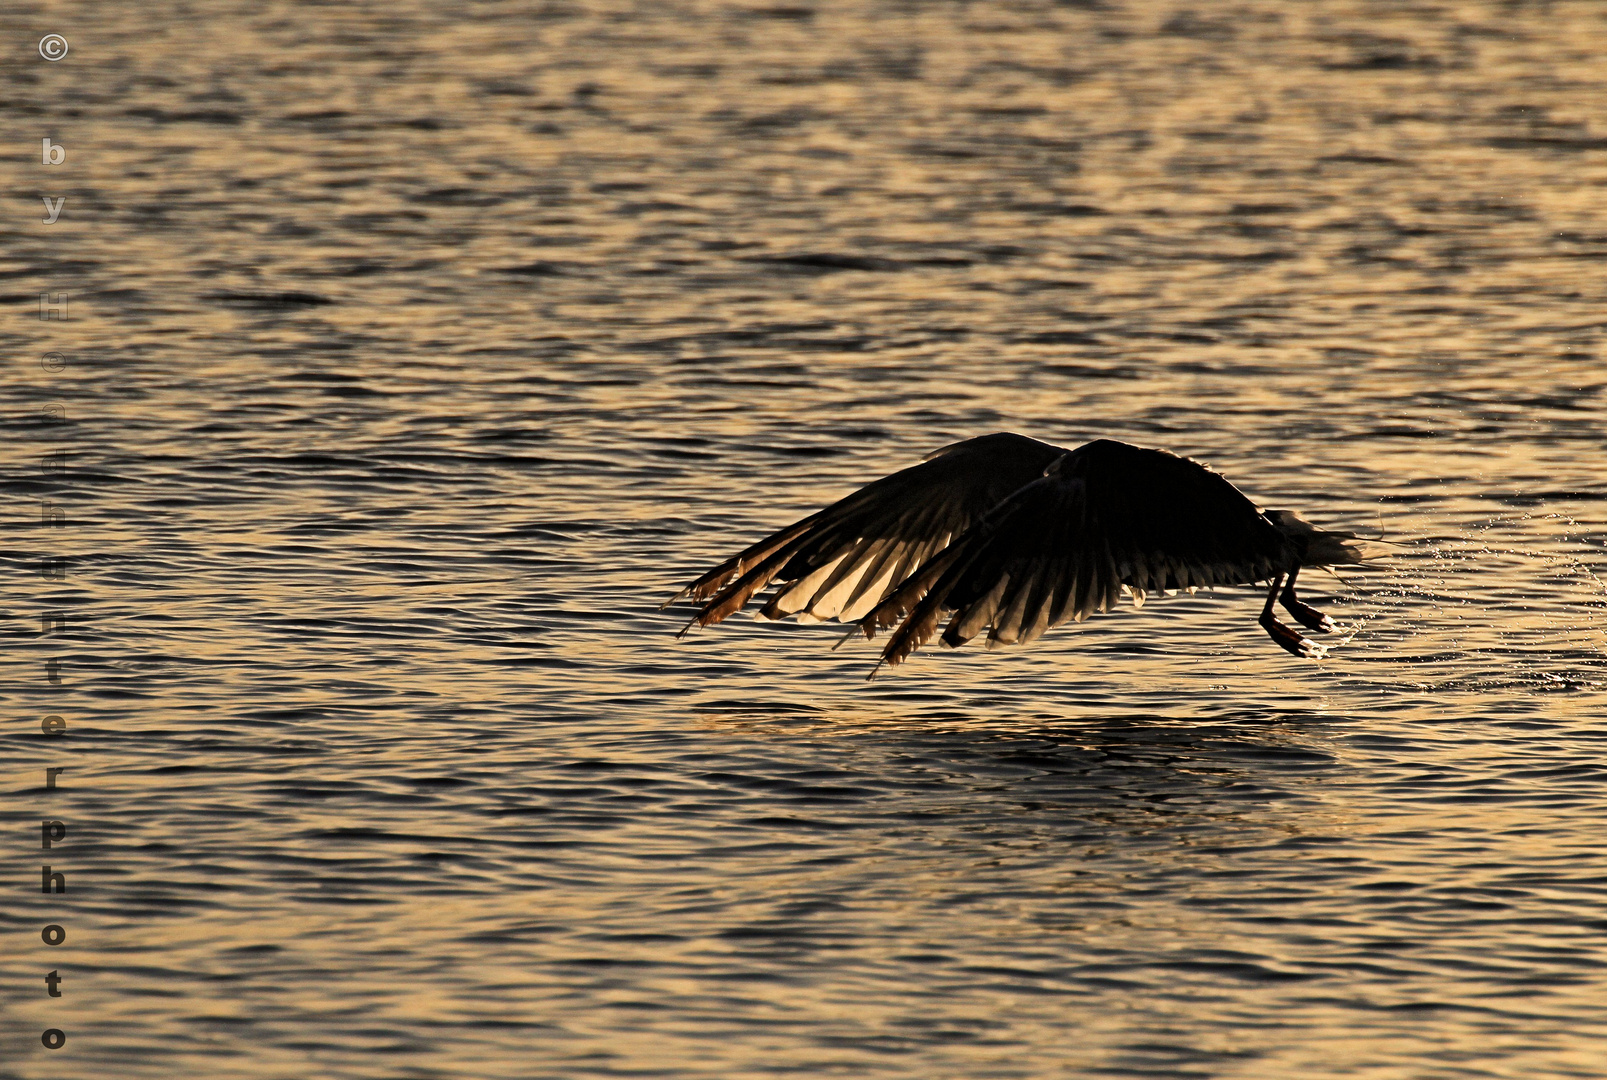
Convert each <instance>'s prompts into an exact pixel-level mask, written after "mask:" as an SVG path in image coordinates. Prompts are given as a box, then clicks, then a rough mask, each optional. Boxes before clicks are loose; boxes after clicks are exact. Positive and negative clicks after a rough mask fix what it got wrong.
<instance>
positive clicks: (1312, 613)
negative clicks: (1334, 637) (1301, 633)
mask: <svg viewBox="0 0 1607 1080" xmlns="http://www.w3.org/2000/svg"><path fill="white" fill-rule="evenodd" d="M1299 573H1300V567H1298V566H1297V567H1295V568H1294V569H1293V570H1291V571H1290V572H1289V580H1288V581H1286V582H1284V583H1283V596H1282V598H1281V599H1280V603H1282V604H1283V606H1284V607H1285V608H1287V609H1288V611H1289V614H1291V615H1293V616H1294V617H1295V618H1296V619H1299V620H1300V625H1301V626H1304V627H1305V628H1306V629H1307V630H1315V631H1317V632H1318V633H1319V634H1327V633H1331V632H1332V631H1333V628H1334V621H1333V620H1332V619H1330V618H1329V617H1328V616H1326V615H1324V614H1323V613H1322V612H1320V611H1318V610H1317V609H1316V608H1314V607H1312V606H1311V605H1310V604H1307V603H1304V602H1303V601H1301V600H1300V598H1299V597H1297V596H1295V577H1296V575H1298V574H1299Z"/></svg>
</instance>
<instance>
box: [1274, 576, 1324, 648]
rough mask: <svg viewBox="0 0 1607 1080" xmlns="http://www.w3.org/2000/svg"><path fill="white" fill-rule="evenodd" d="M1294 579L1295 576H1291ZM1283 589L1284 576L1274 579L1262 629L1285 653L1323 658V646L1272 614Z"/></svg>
mask: <svg viewBox="0 0 1607 1080" xmlns="http://www.w3.org/2000/svg"><path fill="white" fill-rule="evenodd" d="M1289 576H1290V578H1291V579H1293V577H1294V575H1293V574H1291V575H1289ZM1281 588H1283V575H1282V574H1279V575H1277V576H1276V577H1274V578H1273V579H1272V588H1270V589H1268V590H1267V604H1266V606H1265V607H1263V608H1262V609H1261V629H1263V630H1265V631H1266V632H1267V634H1268V635H1269V636H1270V637H1271V638H1272V640H1273V641H1276V642H1277V643H1278V645H1279V646H1280V647H1281V648H1282V649H1283V650H1284V651H1285V652H1289V653H1293V654H1294V655H1295V656H1301V657H1313V656H1321V655H1322V654H1323V652H1324V651H1326V650H1324V649H1323V647H1322V646H1321V645H1318V644H1317V643H1316V642H1315V641H1312V640H1311V639H1310V638H1308V637H1306V636H1305V635H1303V634H1302V633H1300V631H1298V630H1296V629H1294V628H1293V627H1291V626H1288V625H1286V624H1284V623H1281V622H1279V621H1278V619H1277V616H1275V615H1273V614H1272V604H1273V601H1275V600H1277V599H1278V591H1279V590H1280V589H1281Z"/></svg>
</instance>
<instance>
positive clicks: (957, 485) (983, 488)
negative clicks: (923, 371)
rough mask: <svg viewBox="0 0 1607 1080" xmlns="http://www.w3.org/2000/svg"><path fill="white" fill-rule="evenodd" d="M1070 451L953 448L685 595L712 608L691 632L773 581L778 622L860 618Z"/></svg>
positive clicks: (992, 441)
mask: <svg viewBox="0 0 1607 1080" xmlns="http://www.w3.org/2000/svg"><path fill="white" fill-rule="evenodd" d="M1065 453H1066V451H1065V450H1064V449H1062V448H1061V447H1058V446H1051V445H1049V444H1048V443H1043V442H1039V441H1038V440H1036V439H1029V438H1027V437H1026V436H1024V435H1015V434H1012V433H1009V432H1000V433H997V434H993V435H982V436H979V437H977V438H975V439H967V440H965V441H964V442H958V443H954V444H953V445H951V446H946V447H944V448H943V449H941V450H938V451H936V452H934V453H932V454H929V455H928V456H927V458H926V460H925V461H923V462H922V463H921V464H919V465H914V466H911V467H910V468H908V469H903V470H901V471H899V472H896V473H893V474H892V475H891V476H884V477H882V478H881V479H880V480H877V481H875V482H873V483H871V484H867V485H866V486H865V487H862V488H860V489H859V490H858V491H856V492H854V493H853V494H852V495H849V496H847V497H846V498H843V499H841V500H839V501H838V502H835V503H833V504H832V505H831V506H828V507H827V508H826V509H824V510H821V511H818V512H817V513H814V514H810V515H809V516H808V517H806V518H803V519H802V520H800V521H795V522H793V523H792V524H791V525H788V526H787V527H786V528H784V529H781V530H778V531H777V532H774V533H772V534H771V535H769V536H767V537H765V538H764V539H763V540H760V541H759V542H758V543H756V544H754V545H753V546H751V547H749V548H748V549H747V550H745V551H743V552H741V553H740V554H738V555H735V556H733V557H732V558H730V559H727V560H726V561H725V562H723V563H721V564H720V565H719V566H716V567H715V568H714V569H713V570H710V571H709V572H708V573H706V574H704V575H703V576H702V577H700V578H698V579H697V580H696V581H694V582H693V583H692V584H691V585H688V586H687V587H686V588H684V589H682V590H681V591H680V592H679V593H676V594H675V596H673V597H671V598H670V600H668V601H666V603H665V605H664V606H666V607H667V606H669V604H671V603H674V602H675V601H676V600H679V599H680V598H681V597H683V596H687V595H690V596H691V597H692V599H693V600H699V601H707V603H705V604H704V606H703V609H702V610H701V611H699V612H698V613H697V615H696V616H695V617H694V618H693V619H692V621H691V622H690V623H688V624H687V626H686V628H685V629H684V630H682V631H681V633H683V634H684V633H686V632H687V630H690V629H691V628H692V627H693V626H709V625H712V624H714V623H717V622H720V621H721V620H722V619H725V618H727V617H729V616H731V615H733V614H735V613H736V612H738V611H740V610H742V608H743V607H744V606H745V605H746V604H747V602H748V600H749V599H751V598H752V596H753V594H754V593H756V592H758V591H759V590H760V589H762V588H764V587H765V586H766V585H768V584H769V583H770V582H771V581H772V580H776V581H779V582H781V585H780V587H778V588H777V589H776V591H775V594H774V595H773V596H772V597H771V598H770V600H769V602H768V603H766V604H765V606H764V608H763V609H762V610H761V611H760V615H761V616H763V617H766V618H771V619H780V618H785V617H786V616H788V615H790V614H794V613H796V614H797V615H798V617H799V619H800V621H817V620H822V619H832V618H839V619H842V620H844V621H851V620H854V619H858V618H859V617H860V616H862V615H863V614H864V613H865V612H866V611H868V610H869V609H870V608H871V607H872V606H873V605H875V604H876V603H877V602H879V601H881V600H882V599H883V598H884V597H885V596H887V595H888V593H890V592H891V591H892V590H894V589H895V588H897V587H899V585H900V584H901V583H904V582H905V581H906V579H907V578H909V576H910V575H911V573H912V572H913V571H915V570H916V568H918V567H920V566H922V565H923V564H925V563H927V562H928V561H929V560H930V559H931V557H932V556H933V555H934V554H936V553H937V552H939V551H941V550H943V548H944V547H945V546H946V545H947V544H948V543H949V541H950V540H951V539H952V538H953V537H955V536H958V535H960V534H961V533H963V532H965V531H966V530H967V529H968V528H970V527H971V526H972V525H973V524H974V523H975V522H976V521H978V520H979V519H981V517H982V516H983V515H984V514H986V513H987V512H988V511H989V510H990V509H992V508H993V507H994V506H996V505H997V504H998V503H999V502H1000V501H1002V500H1003V499H1005V498H1006V497H1007V496H1008V495H1010V494H1011V493H1012V492H1014V491H1016V490H1017V489H1019V488H1021V487H1023V486H1024V485H1026V484H1029V483H1031V482H1032V481H1034V480H1036V479H1038V478H1039V477H1041V476H1042V475H1043V471H1044V469H1045V468H1046V467H1047V466H1048V465H1049V464H1050V463H1051V462H1053V461H1055V460H1056V459H1057V458H1059V457H1061V456H1062V455H1064V454H1065Z"/></svg>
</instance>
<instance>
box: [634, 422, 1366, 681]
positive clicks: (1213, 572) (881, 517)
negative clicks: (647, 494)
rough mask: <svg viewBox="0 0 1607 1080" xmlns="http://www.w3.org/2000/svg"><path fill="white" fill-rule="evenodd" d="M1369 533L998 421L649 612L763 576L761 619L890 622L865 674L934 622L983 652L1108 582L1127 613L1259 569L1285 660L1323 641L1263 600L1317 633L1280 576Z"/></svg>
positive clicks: (1355, 545)
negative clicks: (978, 643) (1128, 601)
mask: <svg viewBox="0 0 1607 1080" xmlns="http://www.w3.org/2000/svg"><path fill="white" fill-rule="evenodd" d="M1373 543H1374V541H1370V540H1363V539H1358V538H1357V536H1356V535H1355V534H1354V533H1348V532H1331V531H1328V530H1324V529H1319V528H1317V527H1316V526H1314V525H1312V524H1311V523H1310V522H1308V521H1306V520H1305V519H1304V518H1302V517H1301V516H1300V515H1298V514H1296V513H1294V512H1293V511H1291V510H1262V509H1260V508H1259V507H1257V506H1256V505H1255V504H1254V503H1252V502H1251V501H1250V500H1249V499H1248V498H1246V497H1245V496H1244V494H1243V493H1241V492H1240V491H1239V489H1238V488H1236V487H1234V486H1233V485H1232V484H1231V483H1229V482H1228V481H1227V480H1226V479H1225V478H1224V477H1223V476H1221V474H1219V473H1216V472H1214V471H1212V470H1211V469H1209V468H1207V467H1206V466H1204V465H1202V464H1200V463H1199V462H1197V461H1194V460H1191V459H1189V458H1186V457H1179V456H1178V455H1176V454H1172V453H1170V452H1168V451H1165V450H1151V449H1145V448H1143V447H1138V446H1131V445H1129V444H1127V443H1123V442H1116V441H1114V440H1112V439H1097V440H1095V441H1094V442H1091V443H1088V444H1086V445H1084V446H1080V447H1078V448H1077V449H1075V450H1066V449H1064V448H1063V447H1059V446H1052V445H1050V444H1049V443H1045V442H1039V441H1038V440H1037V439H1030V438H1027V437H1026V436H1024V435H1017V434H1014V433H1012V432H999V433H996V434H993V435H982V436H979V437H977V438H974V439H966V440H965V441H964V442H958V443H954V444H952V445H950V446H946V447H944V448H943V449H941V450H938V451H936V452H934V453H932V454H929V455H927V457H926V459H925V460H924V461H923V462H922V463H921V464H919V465H914V466H911V467H910V468H907V469H903V470H901V471H899V472H896V473H893V474H892V475H891V476H884V477H883V478H882V479H880V480H877V481H875V482H874V483H871V484H867V485H866V486H865V487H862V488H860V489H859V490H858V491H856V492H854V493H853V494H851V495H849V496H847V497H846V498H843V499H840V500H839V501H837V502H835V503H833V504H832V505H830V506H828V507H826V508H825V509H824V510H820V511H817V512H816V513H813V514H810V515H809V516H808V517H806V518H803V519H802V520H800V521H795V522H793V523H792V524H791V525H788V526H787V527H786V528H784V529H781V530H778V531H777V532H774V533H772V534H770V535H769V536H767V537H765V538H764V539H763V540H760V541H759V542H758V543H756V544H754V545H753V546H751V547H749V548H747V549H746V550H745V551H743V552H741V553H740V554H738V555H735V556H733V557H731V558H730V559H727V560H726V561H725V562H723V563H721V564H720V565H719V566H716V567H715V568H714V569H712V570H710V571H709V572H708V573H706V574H704V575H703V576H702V577H700V578H698V579H697V580H696V581H694V582H692V584H690V585H688V586H687V587H686V588H684V589H682V590H681V591H680V592H678V593H676V594H675V596H673V597H671V598H670V599H669V600H668V601H666V602H665V603H664V605H663V606H664V607H668V606H669V605H670V604H672V603H674V602H675V601H676V600H679V599H681V597H683V596H690V597H691V599H692V600H694V601H698V602H701V603H702V605H703V606H702V608H701V609H700V610H699V611H698V613H697V614H696V615H695V616H693V617H692V620H691V622H689V623H687V625H686V626H685V627H684V628H683V629H682V630H681V632H680V635H677V636H683V635H685V634H686V633H687V632H689V631H690V630H691V629H692V628H693V627H696V626H712V625H714V624H715V623H718V622H721V621H722V620H724V619H726V618H728V617H730V616H731V615H734V614H736V613H737V612H738V611H740V610H742V608H743V607H745V606H746V605H747V603H748V601H749V600H751V599H752V598H753V596H754V594H755V593H757V592H759V591H760V590H761V589H763V588H765V587H766V586H767V585H770V584H771V583H772V582H774V583H775V588H774V591H773V592H772V593H771V594H770V596H769V598H768V600H767V601H766V602H765V604H764V606H763V607H762V608H761V609H760V610H759V613H758V614H759V617H761V618H765V619H784V618H786V617H787V616H789V615H796V616H797V618H798V620H799V621H800V622H817V621H822V620H827V619H837V620H840V621H842V622H857V623H858V624H859V625H858V627H857V632H862V633H863V634H864V636H865V637H866V638H873V637H875V636H876V633H877V631H879V630H883V629H886V628H888V627H896V629H894V631H893V634H892V636H891V637H890V638H889V639H888V641H887V644H886V647H885V648H883V650H882V655H881V659H880V660H879V661H878V662H877V664H876V667H875V668H872V669H871V674H870V676H869V677H871V678H874V677H875V674H876V670H877V669H879V668H880V667H881V665H882V664H883V663H885V664H887V665H889V666H890V667H891V666H897V665H898V664H899V663H901V662H902V661H903V660H904V659H905V658H906V657H908V656H909V655H910V654H911V653H913V652H914V651H915V650H916V649H918V648H920V647H921V646H922V645H924V644H926V643H927V642H928V641H929V640H931V638H932V635H933V634H935V633H937V630H938V625H939V623H940V622H942V621H943V620H944V619H947V620H948V622H947V625H946V626H945V627H944V628H943V636H942V640H943V644H944V645H947V646H949V647H950V648H957V647H959V646H961V645H963V644H965V643H966V642H967V641H970V640H971V639H972V638H974V637H975V636H976V635H977V634H979V633H981V632H982V631H983V630H986V631H987V635H988V636H987V645H988V647H989V648H993V647H995V646H999V645H1012V644H1021V645H1025V644H1027V643H1029V642H1032V641H1035V640H1037V638H1038V637H1039V636H1040V635H1042V634H1043V633H1044V631H1046V630H1048V629H1050V628H1051V627H1054V626H1058V625H1060V624H1061V623H1063V622H1066V621H1068V620H1071V621H1075V622H1081V621H1082V620H1084V619H1085V618H1087V617H1088V616H1089V615H1091V614H1093V613H1094V612H1101V611H1110V610H1112V609H1113V608H1115V607H1116V602H1117V600H1118V599H1120V597H1121V596H1122V594H1123V593H1124V592H1125V593H1126V594H1128V595H1130V596H1131V597H1132V600H1133V606H1134V607H1139V606H1142V605H1143V603H1144V598H1145V596H1146V595H1147V594H1148V593H1152V592H1158V593H1161V594H1162V595H1166V594H1169V593H1173V592H1176V591H1180V590H1181V591H1187V592H1190V593H1192V592H1194V591H1195V590H1196V589H1198V588H1209V587H1211V586H1215V585H1245V584H1251V583H1255V582H1262V581H1265V582H1270V588H1268V590H1267V601H1266V604H1265V606H1264V607H1262V609H1261V619H1260V623H1261V626H1262V628H1263V629H1265V630H1266V632H1267V633H1268V634H1269V635H1271V637H1272V640H1273V641H1275V642H1277V643H1278V644H1279V645H1280V646H1281V647H1283V648H1284V649H1286V650H1288V651H1289V652H1291V653H1293V654H1294V655H1296V656H1302V657H1317V656H1321V655H1322V654H1323V652H1324V651H1325V650H1324V649H1323V647H1322V646H1320V645H1318V644H1317V643H1316V642H1314V641H1312V640H1311V639H1310V638H1308V637H1306V636H1305V635H1304V634H1302V633H1300V632H1299V631H1298V630H1295V629H1294V628H1292V627H1290V626H1288V625H1286V624H1285V623H1283V622H1281V621H1279V619H1278V618H1277V616H1275V615H1274V614H1273V605H1274V604H1275V603H1281V604H1282V605H1283V607H1284V609H1285V610H1287V611H1288V612H1289V613H1290V614H1291V615H1293V616H1294V617H1295V619H1296V620H1297V621H1298V622H1299V623H1300V624H1301V625H1302V626H1304V627H1306V628H1307V629H1308V630H1312V631H1316V632H1318V633H1328V632H1330V631H1332V630H1333V628H1334V622H1333V620H1332V619H1330V618H1329V617H1328V616H1327V615H1324V614H1323V613H1322V612H1320V611H1317V610H1316V609H1314V608H1312V607H1310V606H1308V605H1307V604H1305V603H1304V602H1302V601H1301V600H1300V599H1299V598H1298V597H1297V596H1296V595H1295V578H1296V576H1298V575H1299V573H1300V570H1301V568H1303V567H1307V566H1320V567H1328V566H1337V565H1346V564H1357V563H1363V562H1365V561H1366V560H1367V559H1369V558H1371V557H1373V556H1374V555H1376V554H1379V553H1380V552H1378V551H1377V550H1376V549H1372V548H1371V547H1370V545H1371V544H1373ZM855 632H856V630H850V631H849V634H848V637H852V636H853V635H854V633H855ZM843 640H847V637H845V638H844V639H843ZM838 644H841V642H839V643H838Z"/></svg>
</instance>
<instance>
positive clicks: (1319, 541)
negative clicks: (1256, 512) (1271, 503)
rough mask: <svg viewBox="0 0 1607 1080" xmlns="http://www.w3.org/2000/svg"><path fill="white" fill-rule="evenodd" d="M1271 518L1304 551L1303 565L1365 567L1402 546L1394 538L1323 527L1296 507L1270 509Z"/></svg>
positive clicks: (1301, 560) (1302, 553)
mask: <svg viewBox="0 0 1607 1080" xmlns="http://www.w3.org/2000/svg"><path fill="white" fill-rule="evenodd" d="M1266 516H1267V518H1268V519H1269V520H1270V521H1271V522H1272V523H1273V524H1274V525H1276V526H1277V527H1278V529H1279V531H1281V532H1282V533H1283V534H1284V535H1285V536H1287V537H1289V538H1290V539H1291V540H1293V541H1294V542H1295V545H1296V547H1298V548H1299V550H1300V565H1301V566H1361V565H1366V564H1368V563H1370V562H1372V560H1374V559H1381V558H1384V557H1385V556H1387V555H1389V554H1390V550H1389V549H1390V548H1391V547H1399V546H1400V544H1399V543H1398V542H1397V541H1394V540H1384V539H1382V538H1380V539H1376V540H1375V539H1369V538H1367V537H1365V536H1357V535H1356V534H1355V533H1353V532H1340V531H1338V530H1334V529H1319V528H1317V526H1315V525H1313V524H1312V523H1311V522H1309V521H1307V520H1306V519H1305V518H1303V517H1301V516H1300V515H1299V514H1297V513H1295V512H1294V511H1293V510H1268V511H1266Z"/></svg>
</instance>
